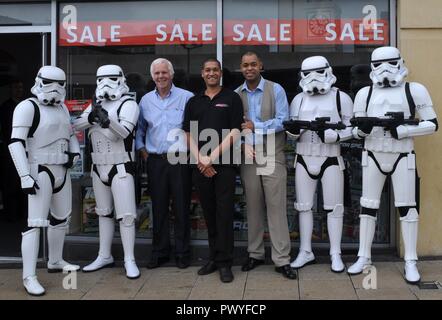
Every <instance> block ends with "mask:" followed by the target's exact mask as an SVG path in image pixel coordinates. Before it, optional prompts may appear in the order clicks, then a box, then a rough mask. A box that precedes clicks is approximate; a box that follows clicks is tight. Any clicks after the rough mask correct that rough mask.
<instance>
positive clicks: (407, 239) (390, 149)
mask: <svg viewBox="0 0 442 320" xmlns="http://www.w3.org/2000/svg"><path fill="white" fill-rule="evenodd" d="M371 69H372V72H371V73H370V78H371V80H372V82H373V85H372V86H370V87H365V88H362V89H361V90H360V91H359V92H358V93H357V95H356V98H355V107H354V115H355V117H366V116H369V117H379V118H382V117H384V115H385V114H386V113H387V112H403V113H404V118H405V119H413V118H415V115H416V114H417V115H418V116H419V118H420V120H421V121H420V122H419V124H418V125H399V126H396V127H391V128H383V127H377V126H376V127H372V126H370V125H365V124H364V125H360V126H359V127H355V128H354V129H353V135H354V136H355V138H358V139H362V138H365V144H364V150H363V153H362V197H361V200H360V202H361V207H362V210H361V215H360V216H359V217H360V231H359V252H358V257H359V258H358V260H357V262H356V263H355V264H353V265H352V266H351V267H350V268H349V269H348V273H349V274H359V273H361V272H362V271H363V269H364V268H365V267H366V266H368V265H371V245H372V242H373V237H374V233H375V225H376V212H377V210H378V209H379V204H380V197H381V192H382V188H383V185H384V182H385V179H386V177H387V176H391V181H392V183H393V190H394V199H395V206H396V207H397V208H398V209H399V213H400V224H401V231H402V238H403V241H404V247H405V257H404V260H405V270H404V273H405V280H406V281H407V282H409V283H417V282H419V280H420V275H419V272H418V269H417V265H416V261H417V253H416V245H417V233H418V221H419V215H418V214H419V212H418V206H417V203H416V202H417V201H418V198H416V191H417V187H418V176H417V172H416V160H415V153H414V145H413V137H415V136H421V135H427V134H431V133H433V132H435V131H436V130H437V128H438V124H437V119H436V113H435V112H434V109H433V103H432V101H431V98H430V95H429V93H428V91H427V89H426V88H425V87H424V86H423V85H421V84H420V83H416V82H411V83H406V82H405V77H406V76H407V74H408V70H407V68H406V67H405V65H404V61H403V59H402V58H401V55H400V52H399V50H398V49H396V48H394V47H381V48H377V49H375V50H374V51H373V53H372V56H371Z"/></svg>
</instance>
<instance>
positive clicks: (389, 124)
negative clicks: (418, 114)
mask: <svg viewBox="0 0 442 320" xmlns="http://www.w3.org/2000/svg"><path fill="white" fill-rule="evenodd" d="M385 117H387V118H378V117H356V118H352V119H350V123H351V125H352V127H360V126H364V125H365V126H366V125H368V126H370V127H383V128H386V129H390V128H397V127H398V126H400V125H404V124H411V125H418V124H419V119H404V113H403V112H387V113H386V114H385Z"/></svg>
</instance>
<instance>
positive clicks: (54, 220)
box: [9, 66, 80, 296]
mask: <svg viewBox="0 0 442 320" xmlns="http://www.w3.org/2000/svg"><path fill="white" fill-rule="evenodd" d="M65 88H66V75H65V73H64V71H63V70H61V69H59V68H57V67H52V66H44V67H42V68H41V69H40V70H39V71H38V74H37V77H36V78H35V85H34V86H33V87H32V89H31V92H32V93H33V94H34V95H35V96H36V98H29V99H26V100H24V101H22V102H20V103H19V104H18V105H17V107H16V108H15V111H14V116H13V120H12V121H13V122H12V128H13V129H12V134H11V143H10V145H9V151H10V153H11V156H12V159H13V161H14V164H15V167H16V169H17V172H18V175H19V176H20V179H21V187H22V189H23V191H24V192H25V193H26V194H28V195H29V196H28V203H29V205H28V208H29V210H28V211H29V212H28V221H27V223H28V228H27V229H26V230H25V232H23V233H22V244H21V251H22V257H23V285H24V287H25V289H26V291H27V292H28V293H29V294H30V295H36V296H39V295H43V294H44V293H45V290H44V288H43V287H42V286H41V285H40V283H39V282H38V280H37V276H36V264H37V257H38V250H39V242H40V228H42V227H48V251H49V261H48V264H47V268H48V271H49V272H61V271H63V270H69V271H73V270H78V269H79V268H80V267H79V266H77V265H72V264H69V263H67V262H66V261H64V260H63V257H62V253H63V244H64V239H65V235H66V231H67V230H68V228H69V218H70V215H71V209H72V189H71V179H70V175H69V173H68V172H67V171H68V170H67V169H68V168H70V167H72V166H73V164H74V163H75V162H76V161H77V160H78V157H79V155H80V147H79V144H78V141H77V138H76V136H75V135H74V133H73V131H72V128H71V124H70V116H69V111H68V110H67V108H66V106H65V105H64V98H65V95H66V89H65ZM49 212H50V218H49V220H48V213H49Z"/></svg>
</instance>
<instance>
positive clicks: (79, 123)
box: [72, 106, 93, 130]
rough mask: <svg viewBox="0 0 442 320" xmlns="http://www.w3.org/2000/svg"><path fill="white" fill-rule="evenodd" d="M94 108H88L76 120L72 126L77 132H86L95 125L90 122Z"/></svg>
mask: <svg viewBox="0 0 442 320" xmlns="http://www.w3.org/2000/svg"><path fill="white" fill-rule="evenodd" d="M91 110H92V106H89V107H87V109H86V110H84V112H83V113H82V114H81V116H79V117H78V118H77V119H75V120H74V122H73V123H72V125H73V126H74V128H75V129H76V130H85V129H88V128H90V127H92V126H93V123H90V122H89V114H90V113H91Z"/></svg>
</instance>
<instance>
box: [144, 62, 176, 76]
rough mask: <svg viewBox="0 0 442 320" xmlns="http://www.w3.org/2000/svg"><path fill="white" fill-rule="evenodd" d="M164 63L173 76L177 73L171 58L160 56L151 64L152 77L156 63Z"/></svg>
mask: <svg viewBox="0 0 442 320" xmlns="http://www.w3.org/2000/svg"><path fill="white" fill-rule="evenodd" d="M162 63H165V64H166V66H167V69H169V73H170V75H171V76H173V75H174V74H175V71H174V70H173V65H172V63H171V62H170V61H169V60H167V59H165V58H158V59H155V60H154V61H153V62H152V63H151V65H150V75H151V76H152V78H153V68H154V67H155V66H156V65H158V64H162Z"/></svg>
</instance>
